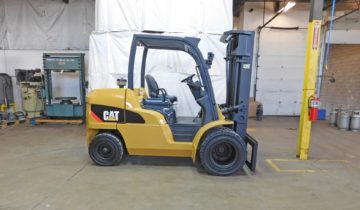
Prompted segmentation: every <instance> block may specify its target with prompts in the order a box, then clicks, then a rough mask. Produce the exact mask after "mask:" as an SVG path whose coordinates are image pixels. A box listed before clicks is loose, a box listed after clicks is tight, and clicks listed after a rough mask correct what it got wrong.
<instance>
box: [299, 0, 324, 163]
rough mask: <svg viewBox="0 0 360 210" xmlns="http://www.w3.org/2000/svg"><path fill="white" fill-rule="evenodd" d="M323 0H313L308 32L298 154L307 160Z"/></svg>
mask: <svg viewBox="0 0 360 210" xmlns="http://www.w3.org/2000/svg"><path fill="white" fill-rule="evenodd" d="M323 3H324V2H323V0H311V9H310V18H309V23H308V33H307V48H306V60H305V72H304V85H303V94H302V106H301V115H300V122H299V137H298V145H297V153H296V156H297V157H298V158H300V159H301V160H307V159H308V158H309V157H308V154H309V146H310V136H311V121H310V120H309V107H308V106H309V105H308V100H309V98H310V97H311V96H313V95H314V93H315V85H316V74H317V68H318V58H319V51H320V49H319V48H320V33H321V22H322V13H323Z"/></svg>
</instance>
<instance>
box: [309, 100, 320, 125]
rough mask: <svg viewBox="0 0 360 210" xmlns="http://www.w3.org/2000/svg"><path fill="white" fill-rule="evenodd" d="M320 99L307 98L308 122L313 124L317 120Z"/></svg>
mask: <svg viewBox="0 0 360 210" xmlns="http://www.w3.org/2000/svg"><path fill="white" fill-rule="evenodd" d="M319 106H320V98H318V97H317V96H316V95H312V96H310V97H309V120H310V121H313V122H315V121H316V120H317V118H318V111H319Z"/></svg>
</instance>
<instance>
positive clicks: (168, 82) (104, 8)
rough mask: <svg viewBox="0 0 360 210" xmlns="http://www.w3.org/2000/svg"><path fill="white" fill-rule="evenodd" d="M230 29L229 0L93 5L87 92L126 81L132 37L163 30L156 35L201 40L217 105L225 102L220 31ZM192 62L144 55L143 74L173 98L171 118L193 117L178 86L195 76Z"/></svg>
mask: <svg viewBox="0 0 360 210" xmlns="http://www.w3.org/2000/svg"><path fill="white" fill-rule="evenodd" d="M231 29H232V0H97V1H96V6H95V32H93V33H92V35H91V36H90V46H89V89H90V90H93V89H97V88H111V87H112V88H114V87H117V86H116V79H118V78H121V77H124V78H126V77H127V72H128V59H129V54H130V45H131V41H132V37H133V34H134V33H142V31H163V32H164V33H163V34H162V35H169V36H181V37H184V36H191V37H198V38H200V39H201V41H200V43H199V48H200V50H201V51H202V54H203V56H207V53H208V52H213V53H214V54H215V58H214V61H213V65H212V68H211V69H210V72H209V73H210V75H211V79H212V80H213V87H214V92H215V96H216V99H217V102H218V103H222V102H224V101H225V94H224V93H225V88H226V85H225V84H226V83H225V80H226V75H225V60H224V57H225V53H226V52H225V48H226V45H225V44H223V43H221V42H220V36H221V34H222V33H223V32H224V31H227V30H231ZM141 50H142V49H141V47H138V50H137V56H136V59H135V68H134V70H135V74H134V75H135V78H134V84H135V86H139V84H140V78H139V76H140V72H139V71H140V62H141V59H138V58H141V55H142V52H141ZM195 66H196V63H195V61H194V60H193V58H192V57H191V56H190V55H188V54H187V53H185V52H179V51H167V50H149V52H148V58H147V62H146V73H148V74H151V75H153V76H154V77H155V78H156V80H157V82H158V84H159V86H160V87H163V88H165V89H166V90H167V91H168V93H169V94H170V95H176V96H177V97H178V103H177V105H176V107H175V108H176V110H177V114H178V115H181V116H195V115H196V114H197V113H198V111H199V109H200V108H199V107H198V105H197V104H196V102H195V99H194V98H193V96H192V94H191V92H190V90H189V88H188V87H187V86H186V85H185V84H183V83H180V81H181V80H182V79H183V78H185V77H187V76H189V75H190V74H194V73H196V71H195Z"/></svg>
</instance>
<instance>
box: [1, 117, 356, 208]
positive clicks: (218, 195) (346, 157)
mask: <svg viewBox="0 0 360 210" xmlns="http://www.w3.org/2000/svg"><path fill="white" fill-rule="evenodd" d="M297 122H298V119H297V118H290V117H288V118H270V117H268V118H265V119H264V120H263V121H262V122H255V121H253V120H250V127H252V128H253V129H250V130H251V133H252V134H253V136H254V137H256V138H257V139H258V141H259V143H260V151H259V156H258V160H259V161H258V165H257V173H256V174H255V175H253V174H251V173H249V172H248V171H247V170H245V171H241V172H239V173H238V174H236V175H235V176H231V177H214V176H208V175H206V174H204V173H202V172H199V171H198V170H197V169H196V167H194V166H192V163H191V161H190V160H189V159H177V158H150V157H128V158H126V159H125V160H124V163H123V164H122V165H120V166H116V167H99V166H95V165H93V163H92V162H91V160H90V158H89V157H88V154H87V148H86V145H85V129H84V128H83V127H79V126H70V125H56V126H55V125H40V126H35V127H34V126H30V125H19V126H12V127H8V128H7V129H3V130H0V209H6V210H7V209H8V210H13V209H76V210H81V209H127V210H128V209H171V210H176V209H182V210H183V209H208V210H210V209H217V210H218V209H221V210H226V209H276V210H278V209H286V210H288V209H360V181H359V180H360V164H359V162H360V161H359V160H360V155H359V151H360V133H353V132H346V131H339V130H337V129H335V128H333V127H330V126H329V125H328V124H326V122H320V123H316V124H315V126H314V129H313V138H312V142H311V159H312V160H310V161H305V162H304V161H296V160H295V159H294V156H295V148H296V142H297V131H296V128H297ZM273 159H275V160H273ZM294 160H295V161H294ZM269 162H270V163H273V165H272V166H271V165H270V164H269Z"/></svg>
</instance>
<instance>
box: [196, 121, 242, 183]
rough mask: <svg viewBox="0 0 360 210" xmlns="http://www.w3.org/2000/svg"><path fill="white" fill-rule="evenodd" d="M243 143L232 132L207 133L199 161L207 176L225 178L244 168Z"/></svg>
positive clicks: (223, 129)
mask: <svg viewBox="0 0 360 210" xmlns="http://www.w3.org/2000/svg"><path fill="white" fill-rule="evenodd" d="M246 156H247V154H246V148H245V142H244V141H243V140H242V138H241V137H240V136H239V135H238V134H237V133H235V132H234V131H233V130H231V129H228V128H215V129H213V130H211V131H209V132H208V133H207V135H206V136H205V137H204V139H203V141H202V143H201V147H200V161H201V164H202V166H203V167H204V168H205V170H206V171H207V172H208V173H209V174H213V175H219V176H227V175H231V174H233V173H235V172H237V171H238V170H239V169H240V168H243V167H244V164H245V160H246Z"/></svg>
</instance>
